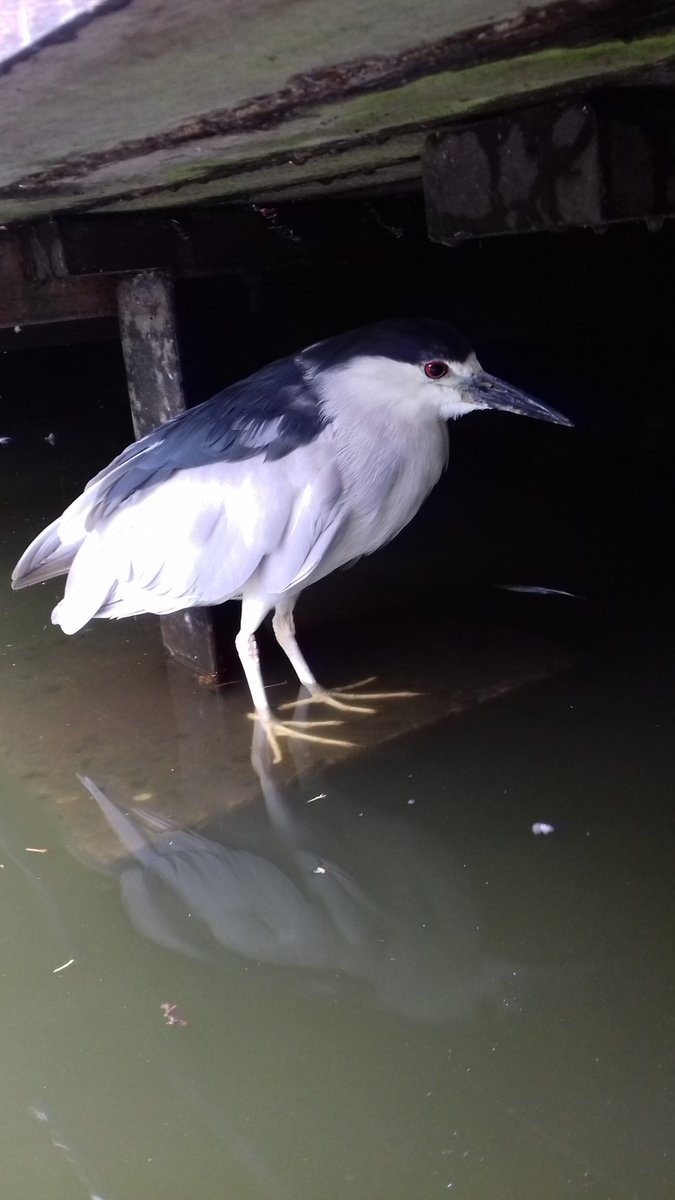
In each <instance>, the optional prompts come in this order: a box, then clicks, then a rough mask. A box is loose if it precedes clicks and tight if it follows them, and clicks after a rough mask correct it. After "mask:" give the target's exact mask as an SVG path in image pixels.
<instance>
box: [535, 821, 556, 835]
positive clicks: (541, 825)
mask: <svg viewBox="0 0 675 1200" xmlns="http://www.w3.org/2000/svg"><path fill="white" fill-rule="evenodd" d="M532 832H533V833H534V834H541V833H543V834H549V833H555V825H549V824H548V822H547V821H535V822H534V825H533V826H532Z"/></svg>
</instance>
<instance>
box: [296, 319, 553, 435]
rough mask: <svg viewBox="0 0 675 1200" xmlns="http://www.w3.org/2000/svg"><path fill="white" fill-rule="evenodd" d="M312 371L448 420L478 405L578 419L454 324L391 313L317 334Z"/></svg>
mask: <svg viewBox="0 0 675 1200" xmlns="http://www.w3.org/2000/svg"><path fill="white" fill-rule="evenodd" d="M300 357H301V358H302V359H303V360H304V362H305V363H306V364H307V365H308V366H309V368H310V370H311V371H312V374H313V375H314V378H315V379H317V378H318V377H320V376H321V375H324V374H326V375H330V376H331V377H332V378H333V379H335V377H336V376H337V377H338V378H339V379H340V384H341V386H347V385H349V383H350V381H352V383H353V387H352V388H350V391H351V390H359V391H360V390H365V389H369V388H372V389H378V390H381V391H382V392H383V393H386V394H387V395H388V396H390V397H391V400H392V403H396V402H397V401H398V402H405V401H409V402H410V403H412V404H417V405H420V406H423V407H425V408H426V407H427V406H429V405H430V406H431V407H432V408H433V409H434V410H435V411H436V412H437V413H438V415H439V416H441V417H443V418H444V419H445V420H449V419H452V418H455V417H461V416H464V415H465V414H466V413H468V412H471V411H473V410H474V409H480V408H492V409H496V410H501V411H502V412H512V413H517V414H519V415H520V416H524V417H535V418H537V419H538V420H540V421H553V422H555V424H557V425H571V424H572V422H571V421H569V420H568V418H567V417H565V416H563V415H562V413H559V412H557V411H556V410H555V409H554V408H551V407H550V406H549V405H548V404H543V403H542V402H541V401H540V400H535V399H534V397H533V396H529V395H528V394H527V393H526V392H523V391H521V389H520V388H517V387H513V386H512V385H511V384H510V383H506V382H504V380H502V379H498V378H497V377H496V376H495V375H490V374H488V372H487V371H485V370H483V368H482V367H481V365H480V363H479V361H478V359H477V358H476V355H475V354H474V352H473V350H472V349H471V347H470V345H469V343H468V342H467V341H466V339H465V338H464V337H462V335H461V334H460V333H458V332H457V330H456V329H453V327H452V326H451V325H446V324H445V323H444V322H442V321H432V320H405V319H401V320H391V321H382V322H379V323H378V324H375V325H366V326H364V327H363V328H361V329H355V330H353V331H352V332H350V333H343V334H338V336H337V337H333V338H328V339H327V340H326V341H323V342H317V343H316V344H315V345H313V346H309V347H308V348H307V349H306V350H304V351H303V353H302V355H301V356H300Z"/></svg>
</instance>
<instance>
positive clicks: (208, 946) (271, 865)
mask: <svg viewBox="0 0 675 1200" xmlns="http://www.w3.org/2000/svg"><path fill="white" fill-rule="evenodd" d="M251 761H252V765H253V767H254V769H255V771H256V774H257V776H258V780H259V783H260V788H261V792H262V796H263V800H264V810H261V811H260V823H259V825H258V827H257V829H256V830H255V832H253V833H250V831H249V833H250V838H249V844H252V845H254V846H255V847H256V849H255V851H254V850H252V849H247V848H243V847H242V846H241V845H237V844H236V841H235V839H234V838H233V839H232V842H233V844H230V845H228V844H224V843H223V842H221V841H217V840H215V839H213V838H211V837H206V836H204V835H203V834H201V833H196V832H194V831H192V830H188V829H181V828H179V827H178V826H177V825H176V824H175V823H174V822H173V821H171V820H169V819H168V818H166V817H164V816H160V815H158V814H157V813H155V812H151V811H150V810H149V809H147V808H144V807H141V806H134V807H132V808H131V809H129V810H123V809H122V808H120V807H119V806H118V805H116V804H114V803H113V801H112V800H111V799H110V798H109V796H107V795H106V794H105V792H103V791H102V789H101V788H100V787H99V786H98V784H97V783H95V782H94V781H93V780H92V779H89V778H87V777H80V779H81V782H82V784H83V785H84V786H85V787H86V788H87V790H88V791H89V793H90V794H91V796H92V797H93V798H94V799H95V800H96V802H97V804H98V805H99V808H100V809H101V812H102V813H103V815H104V816H105V818H106V820H107V822H108V824H109V825H110V827H111V828H112V829H113V830H114V832H115V834H116V835H117V837H118V839H119V841H120V842H121V843H122V845H123V846H124V848H125V850H126V851H127V855H128V856H129V857H128V858H126V859H125V860H124V865H123V866H122V868H121V871H120V875H119V881H120V888H121V895H122V901H123V904H124V907H125V909H126V912H127V914H128V917H129V919H130V921H131V923H132V924H133V926H134V927H135V928H136V930H137V931H138V932H139V933H141V934H142V935H143V936H145V937H147V938H149V939H151V940H152V941H153V942H156V943H157V944H159V945H161V946H164V947H166V948H168V949H170V950H173V951H176V952H178V953H180V954H185V955H188V956H190V957H193V958H199V959H203V960H205V961H211V962H213V961H222V958H223V954H224V952H225V953H227V952H234V953H236V954H239V955H242V956H244V957H245V958H247V959H250V960H253V961H256V962H261V963H269V964H275V965H277V966H280V967H295V968H303V969H304V970H305V971H308V972H328V971H329V972H331V973H332V979H334V978H335V973H336V972H337V973H342V974H343V975H345V976H348V977H351V978H352V979H357V980H360V981H362V982H363V983H364V984H366V985H367V986H368V990H369V992H370V993H371V995H372V996H373V997H374V999H375V1001H376V1003H378V1004H380V1005H383V1006H384V1007H385V1008H387V1009H389V1010H393V1011H396V1012H398V1013H399V1014H401V1015H403V1016H407V1017H410V1018H414V1019H419V1020H423V1021H424V1020H431V1021H438V1020H447V1019H462V1018H464V1017H467V1016H469V1015H470V1014H471V1013H472V1012H474V1011H475V1009H476V1008H477V1007H479V1006H482V1005H484V1004H488V1005H491V1006H493V1007H494V1006H497V1007H499V1008H502V1007H504V1008H508V1009H513V1008H514V1007H515V1008H517V1007H518V1005H519V998H518V991H519V989H520V987H521V985H522V984H523V982H524V981H525V979H526V976H527V972H526V971H525V972H524V971H523V970H522V968H521V967H520V966H519V965H518V964H517V963H514V962H512V961H510V960H507V959H505V958H504V959H502V958H500V957H496V956H492V955H486V954H485V953H484V952H483V949H482V946H481V940H480V932H479V930H480V920H479V919H478V917H477V913H476V910H475V908H474V904H473V900H472V895H471V883H470V879H469V878H468V873H467V872H466V871H465V870H464V869H463V868H462V865H461V864H457V863H454V862H453V861H452V857H451V854H450V852H449V851H448V849H447V847H444V846H442V845H439V844H438V840H437V839H435V838H433V837H432V835H431V834H430V833H429V832H426V831H424V830H423V829H421V828H420V827H419V824H418V822H416V821H413V820H412V819H411V816H410V815H408V817H407V819H401V820H397V819H396V818H392V816H391V815H387V814H386V813H383V812H375V811H370V812H363V811H361V810H360V809H359V810H358V813H357V811H356V810H355V809H354V806H353V805H351V804H349V803H348V802H345V801H344V799H343V798H341V799H340V803H339V805H331V806H330V812H325V813H320V814H317V813H316V809H315V808H314V807H313V808H312V811H311V814H309V815H308V810H307V809H306V808H305V806H304V804H303V805H302V809H304V812H303V813H302V818H301V817H300V816H299V815H298V813H299V812H301V811H302V810H301V809H300V801H298V800H295V801H294V800H291V799H290V798H289V797H288V796H287V795H286V794H285V793H284V791H283V790H282V787H281V783H280V780H279V775H278V769H277V768H276V767H275V766H274V764H273V762H272V754H271V751H270V747H269V744H268V742H267V740H266V738H265V734H264V731H263V730H262V729H261V728H260V727H259V726H256V727H255V730H254V736H253V746H252V754H251ZM335 794H336V793H335V789H332V788H331V795H332V796H333V797H334V796H335ZM326 804H327V801H323V802H322V807H323V808H324V809H325V807H326ZM411 811H412V810H410V809H408V814H410V813H411ZM260 846H262V850H260V849H259V847H260ZM344 857H346V858H347V860H348V861H349V870H347V869H346V868H345V867H344V866H342V865H341V863H340V861H338V859H339V858H344ZM352 860H354V861H353V862H352Z"/></svg>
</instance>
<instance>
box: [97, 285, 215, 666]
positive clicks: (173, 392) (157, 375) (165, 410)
mask: <svg viewBox="0 0 675 1200" xmlns="http://www.w3.org/2000/svg"><path fill="white" fill-rule="evenodd" d="M117 308H118V317H119V325H120V336H121V339H122V351H123V354H124V363H125V367H126V374H127V384H128V388H129V400H130V403H131V415H132V419H133V423H134V431H135V433H136V436H137V437H139V438H140V437H143V436H144V435H145V434H146V433H150V432H151V430H153V429H156V428H157V426H158V425H161V424H163V423H164V422H165V421H168V420H170V418H171V417H175V416H178V414H179V413H181V412H184V411H185V408H186V404H185V396H184V392H183V382H182V375H181V367H180V358H179V353H178V338H177V335H176V318H175V312H174V304H173V282H172V280H171V279H170V278H169V277H168V276H167V275H164V274H163V273H162V272H160V271H145V272H142V273H140V274H138V275H129V276H125V277H124V278H123V279H122V280H121V282H120V283H119V284H118V288H117ZM160 623H161V628H162V640H163V642H164V645H165V647H166V649H167V651H168V652H169V654H170V655H171V657H172V658H175V659H176V660H177V661H178V662H180V663H183V664H184V665H185V666H188V667H190V669H191V670H193V671H194V672H195V673H196V674H197V675H199V676H200V680H201V682H203V683H205V684H217V683H219V682H222V676H223V667H224V663H223V658H222V654H221V650H220V647H219V645H218V639H217V636H216V631H215V628H214V622H213V613H212V610H211V609H208V608H189V609H184V610H183V611H181V612H177V613H170V614H169V615H168V616H165V617H161V618H160Z"/></svg>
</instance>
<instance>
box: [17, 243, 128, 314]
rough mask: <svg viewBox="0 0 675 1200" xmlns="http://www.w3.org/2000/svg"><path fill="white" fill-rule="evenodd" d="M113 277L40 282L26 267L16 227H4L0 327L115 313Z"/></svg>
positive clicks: (54, 279)
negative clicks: (32, 276) (13, 228)
mask: <svg viewBox="0 0 675 1200" xmlns="http://www.w3.org/2000/svg"><path fill="white" fill-rule="evenodd" d="M115 311H116V309H115V287H114V282H113V280H112V279H109V278H105V277H103V276H98V277H94V276H91V277H90V278H79V279H78V278H70V279H65V278H60V279H56V278H53V279H49V280H46V281H45V282H44V283H40V282H36V281H35V280H34V279H32V278H31V277H30V275H29V274H28V273H27V271H26V268H25V258H24V254H23V247H22V244H21V238H20V236H19V234H18V233H17V231H16V230H12V229H0V329H10V330H11V329H18V330H21V329H22V327H23V326H24V325H42V324H47V323H56V322H61V321H64V322H65V321H85V320H92V319H94V318H102V317H114V315H115Z"/></svg>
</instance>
